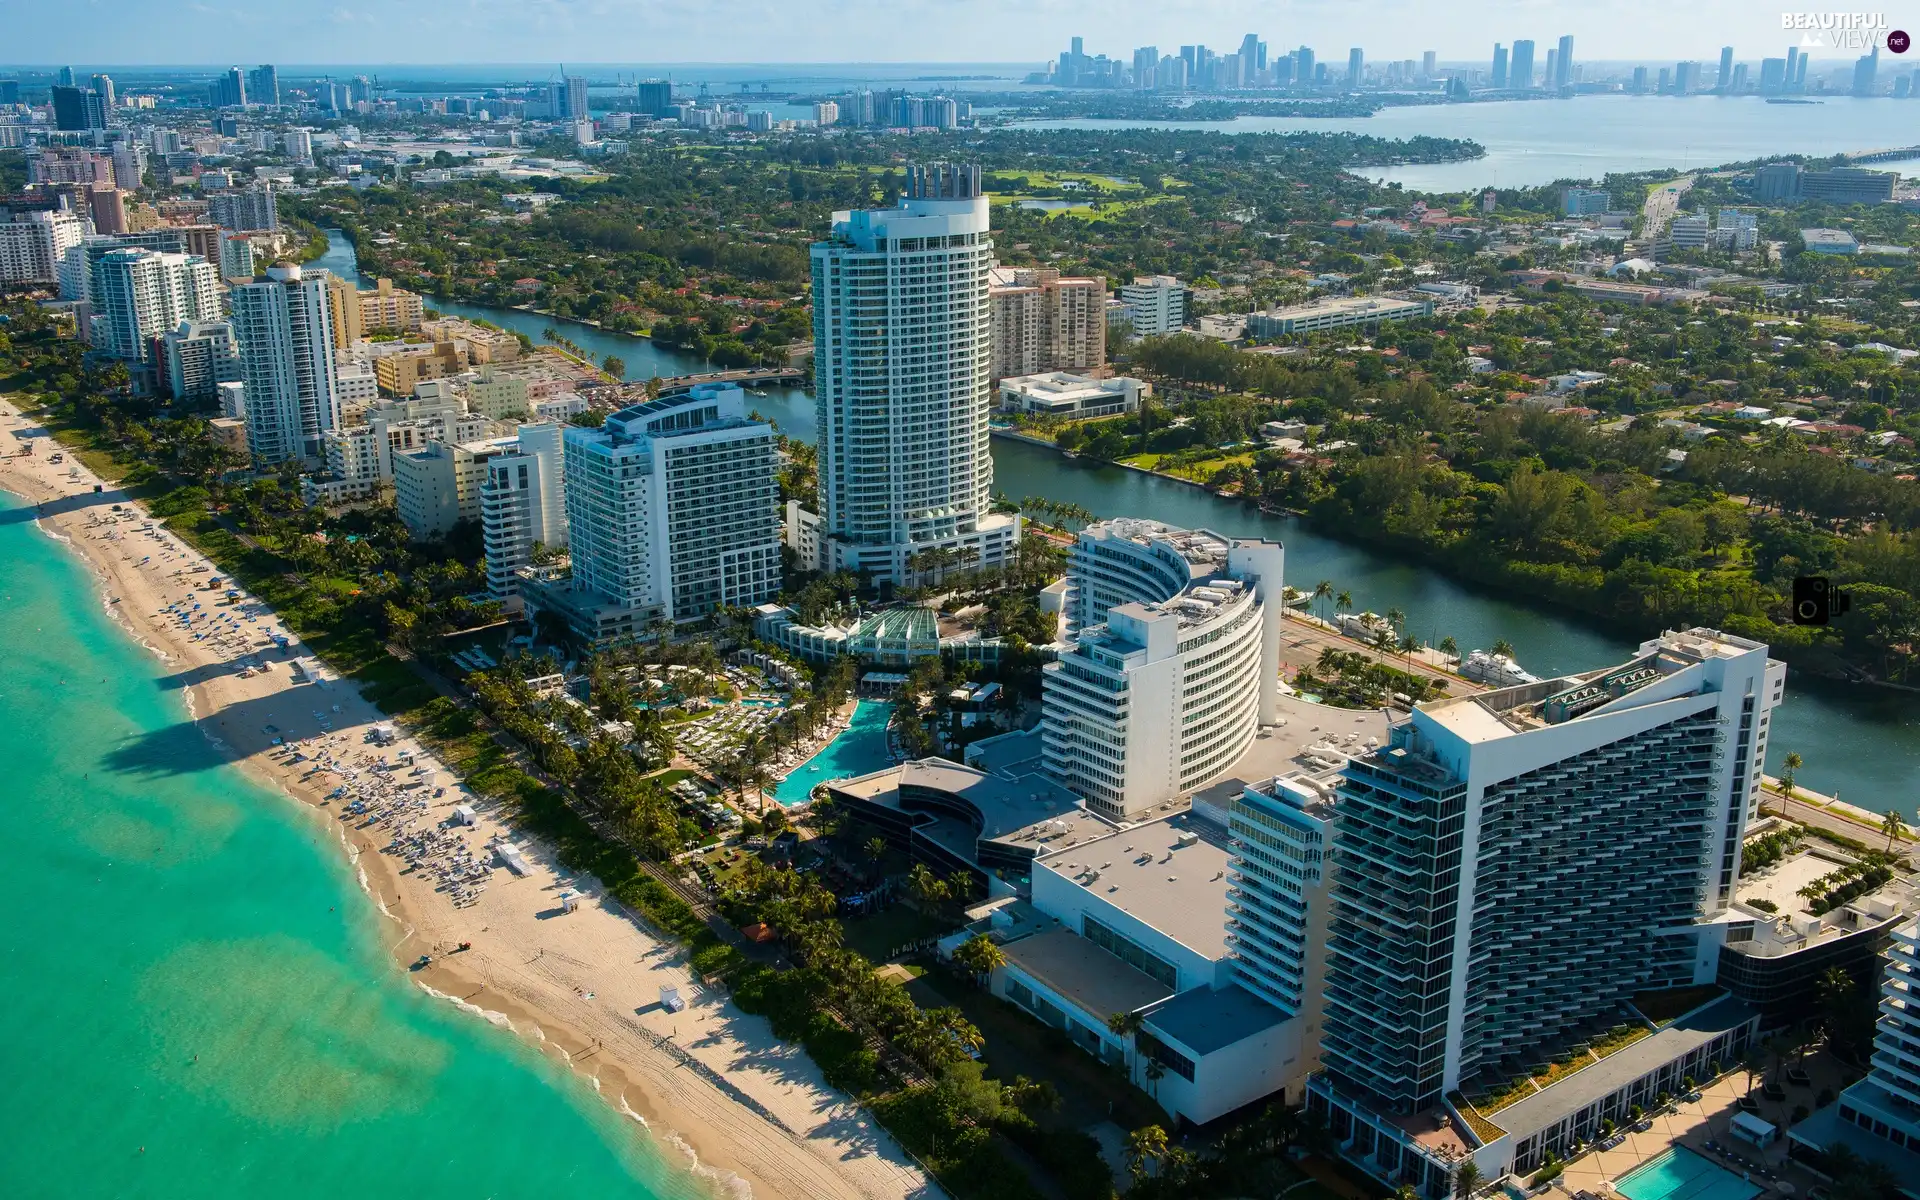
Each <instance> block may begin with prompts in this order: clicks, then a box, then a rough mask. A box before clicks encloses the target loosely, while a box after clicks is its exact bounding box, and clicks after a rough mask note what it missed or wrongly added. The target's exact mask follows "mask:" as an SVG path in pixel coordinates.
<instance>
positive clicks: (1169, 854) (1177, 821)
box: [1033, 812, 1233, 960]
mask: <svg viewBox="0 0 1920 1200" xmlns="http://www.w3.org/2000/svg"><path fill="white" fill-rule="evenodd" d="M1232 857H1233V851H1232V850H1231V849H1230V848H1229V847H1228V846H1227V844H1226V839H1225V838H1224V837H1222V836H1221V834H1220V832H1219V830H1218V829H1217V828H1216V827H1215V826H1213V825H1211V824H1209V823H1208V822H1205V821H1202V820H1200V819H1199V818H1198V817H1195V816H1194V815H1193V814H1192V813H1191V812H1179V813H1174V814H1171V815H1169V816H1165V817H1158V818H1155V819H1153V820H1150V821H1145V822H1142V823H1140V824H1136V825H1134V826H1132V827H1131V828H1128V829H1120V830H1115V831H1114V832H1112V833H1109V834H1107V835H1106V836H1105V837H1098V838H1093V839H1091V840H1088V841H1083V842H1080V843H1078V844H1076V845H1072V846H1069V847H1063V848H1060V849H1051V848H1050V849H1049V850H1047V851H1046V852H1045V853H1044V854H1043V855H1042V857H1041V858H1040V859H1039V860H1038V861H1037V862H1035V863H1034V868H1033V869H1034V870H1035V871H1043V870H1044V871H1051V872H1053V873H1054V874H1056V875H1058V876H1060V877H1061V878H1063V879H1067V880H1070V881H1072V882H1073V883H1076V884H1078V885H1080V886H1081V887H1084V888H1086V889H1087V891H1088V892H1090V893H1091V894H1093V895H1095V896H1098V897H1099V898H1100V899H1102V900H1104V901H1106V902H1107V903H1108V904H1111V905H1112V906H1113V907H1115V908H1117V909H1119V910H1120V911H1121V912H1124V913H1126V914H1127V915H1128V916H1130V917H1133V918H1135V919H1136V920H1138V921H1140V922H1141V923H1142V924H1144V925H1147V926H1148V927H1150V928H1152V929H1155V930H1157V931H1159V932H1160V933H1162V934H1165V935H1166V936H1167V937H1169V938H1172V939H1173V940H1174V941H1176V942H1178V943H1179V944H1180V945H1182V946H1185V947H1186V948H1187V949H1189V950H1192V951H1194V952H1195V953H1197V954H1201V955H1204V956H1206V957H1207V958H1209V959H1214V960H1218V959H1221V958H1224V957H1226V953H1227V920H1226V912H1227V864H1228V862H1229V861H1230V860H1231V859H1232Z"/></svg>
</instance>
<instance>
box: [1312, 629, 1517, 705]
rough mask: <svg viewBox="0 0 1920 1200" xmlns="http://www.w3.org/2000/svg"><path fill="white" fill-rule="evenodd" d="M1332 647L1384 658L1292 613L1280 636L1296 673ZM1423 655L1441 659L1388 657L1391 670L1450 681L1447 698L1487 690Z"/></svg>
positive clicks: (1351, 639) (1378, 652)
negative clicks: (1436, 664) (1434, 663)
mask: <svg viewBox="0 0 1920 1200" xmlns="http://www.w3.org/2000/svg"><path fill="white" fill-rule="evenodd" d="M1328 646H1331V647H1333V648H1334V649H1336V650H1346V651H1359V652H1360V653H1362V654H1365V655H1367V656H1368V657H1370V658H1379V657H1380V656H1381V652H1380V651H1379V650H1376V649H1375V648H1374V647H1372V646H1370V645H1368V644H1367V643H1365V642H1361V641H1357V640H1355V639H1353V638H1350V637H1346V636H1344V635H1342V634H1338V633H1334V632H1333V631H1331V630H1329V629H1327V628H1326V627H1324V626H1322V625H1321V624H1319V623H1318V622H1317V621H1310V620H1307V619H1306V618H1304V617H1302V616H1301V615H1300V614H1299V613H1297V612H1293V611H1291V610H1289V611H1288V613H1287V623H1286V624H1285V625H1284V626H1283V627H1282V628H1281V633H1280V661H1282V662H1284V663H1285V664H1286V665H1287V666H1288V667H1290V668H1292V669H1294V670H1298V669H1300V668H1301V667H1307V666H1312V665H1313V664H1315V663H1317V662H1319V661H1320V652H1321V651H1322V650H1324V649H1326V648H1327V647H1328ZM1423 653H1424V654H1431V655H1433V656H1434V657H1436V658H1437V657H1438V653H1437V652H1435V651H1415V652H1414V654H1413V655H1411V656H1402V655H1400V654H1398V653H1388V654H1387V655H1386V660H1387V664H1388V665H1389V666H1392V667H1396V668H1399V669H1401V670H1411V671H1412V672H1413V673H1414V674H1416V675H1425V676H1427V677H1428V678H1430V679H1444V680H1446V681H1447V694H1448V695H1451V696H1467V695H1471V694H1473V693H1474V692H1483V691H1485V690H1486V688H1484V687H1482V686H1481V685H1480V684H1477V683H1474V682H1472V681H1471V680H1467V679H1462V678H1461V677H1460V676H1458V675H1455V674H1454V673H1453V672H1451V671H1448V670H1444V669H1442V668H1440V667H1438V666H1435V665H1433V663H1431V662H1429V661H1425V660H1423V659H1422V658H1421V655H1422V654H1423Z"/></svg>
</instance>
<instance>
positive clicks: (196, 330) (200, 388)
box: [154, 321, 240, 400]
mask: <svg viewBox="0 0 1920 1200" xmlns="http://www.w3.org/2000/svg"><path fill="white" fill-rule="evenodd" d="M160 357H161V358H162V359H164V360H165V361H164V362H157V363H155V364H154V371H155V373H156V374H157V375H160V376H161V377H162V378H163V379H164V381H165V384H166V390H167V394H168V395H170V396H172V397H173V398H174V399H175V400H211V399H213V398H214V397H215V396H216V395H218V394H219V388H220V385H221V384H223V383H237V382H239V380H240V350H239V347H238V346H236V345H235V344H234V341H233V326H232V325H230V324H228V323H227V322H225V321H182V322H180V324H179V326H178V327H177V328H174V329H169V330H167V331H166V332H165V333H163V334H161V335H160Z"/></svg>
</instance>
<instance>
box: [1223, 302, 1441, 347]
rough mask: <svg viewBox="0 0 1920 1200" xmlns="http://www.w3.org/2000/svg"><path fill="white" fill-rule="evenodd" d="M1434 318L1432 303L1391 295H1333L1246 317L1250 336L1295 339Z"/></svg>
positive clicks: (1249, 314)
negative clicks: (1420, 318) (1325, 331)
mask: <svg viewBox="0 0 1920 1200" xmlns="http://www.w3.org/2000/svg"><path fill="white" fill-rule="evenodd" d="M1432 315H1433V300H1432V299H1430V298H1425V299H1418V300H1402V299H1397V298H1395V297H1392V296H1334V297H1329V298H1327V299H1324V300H1315V301H1312V302H1311V303H1308V304H1296V305H1293V306H1291V307H1287V308H1270V309H1268V310H1266V311H1265V312H1256V313H1248V314H1247V335H1248V336H1249V337H1263V338H1266V337H1295V336H1297V335H1300V334H1306V333H1318V332H1321V331H1323V330H1328V329H1346V328H1349V327H1351V326H1355V325H1377V324H1379V323H1380V322H1382V321H1408V320H1413V319H1414V318H1417V317H1430V316H1432Z"/></svg>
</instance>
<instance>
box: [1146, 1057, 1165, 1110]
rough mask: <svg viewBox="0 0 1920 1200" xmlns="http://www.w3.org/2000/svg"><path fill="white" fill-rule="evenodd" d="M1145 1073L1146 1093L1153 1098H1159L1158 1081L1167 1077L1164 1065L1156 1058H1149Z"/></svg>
mask: <svg viewBox="0 0 1920 1200" xmlns="http://www.w3.org/2000/svg"><path fill="white" fill-rule="evenodd" d="M1145 1074H1146V1077H1147V1094H1148V1095H1150V1096H1152V1097H1153V1098H1154V1099H1155V1100H1159V1099H1160V1081H1161V1080H1162V1079H1165V1078H1166V1077H1167V1068H1166V1065H1165V1064H1164V1063H1162V1062H1161V1061H1160V1060H1159V1059H1157V1058H1150V1059H1148V1060H1147V1069H1146V1072H1145Z"/></svg>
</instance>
